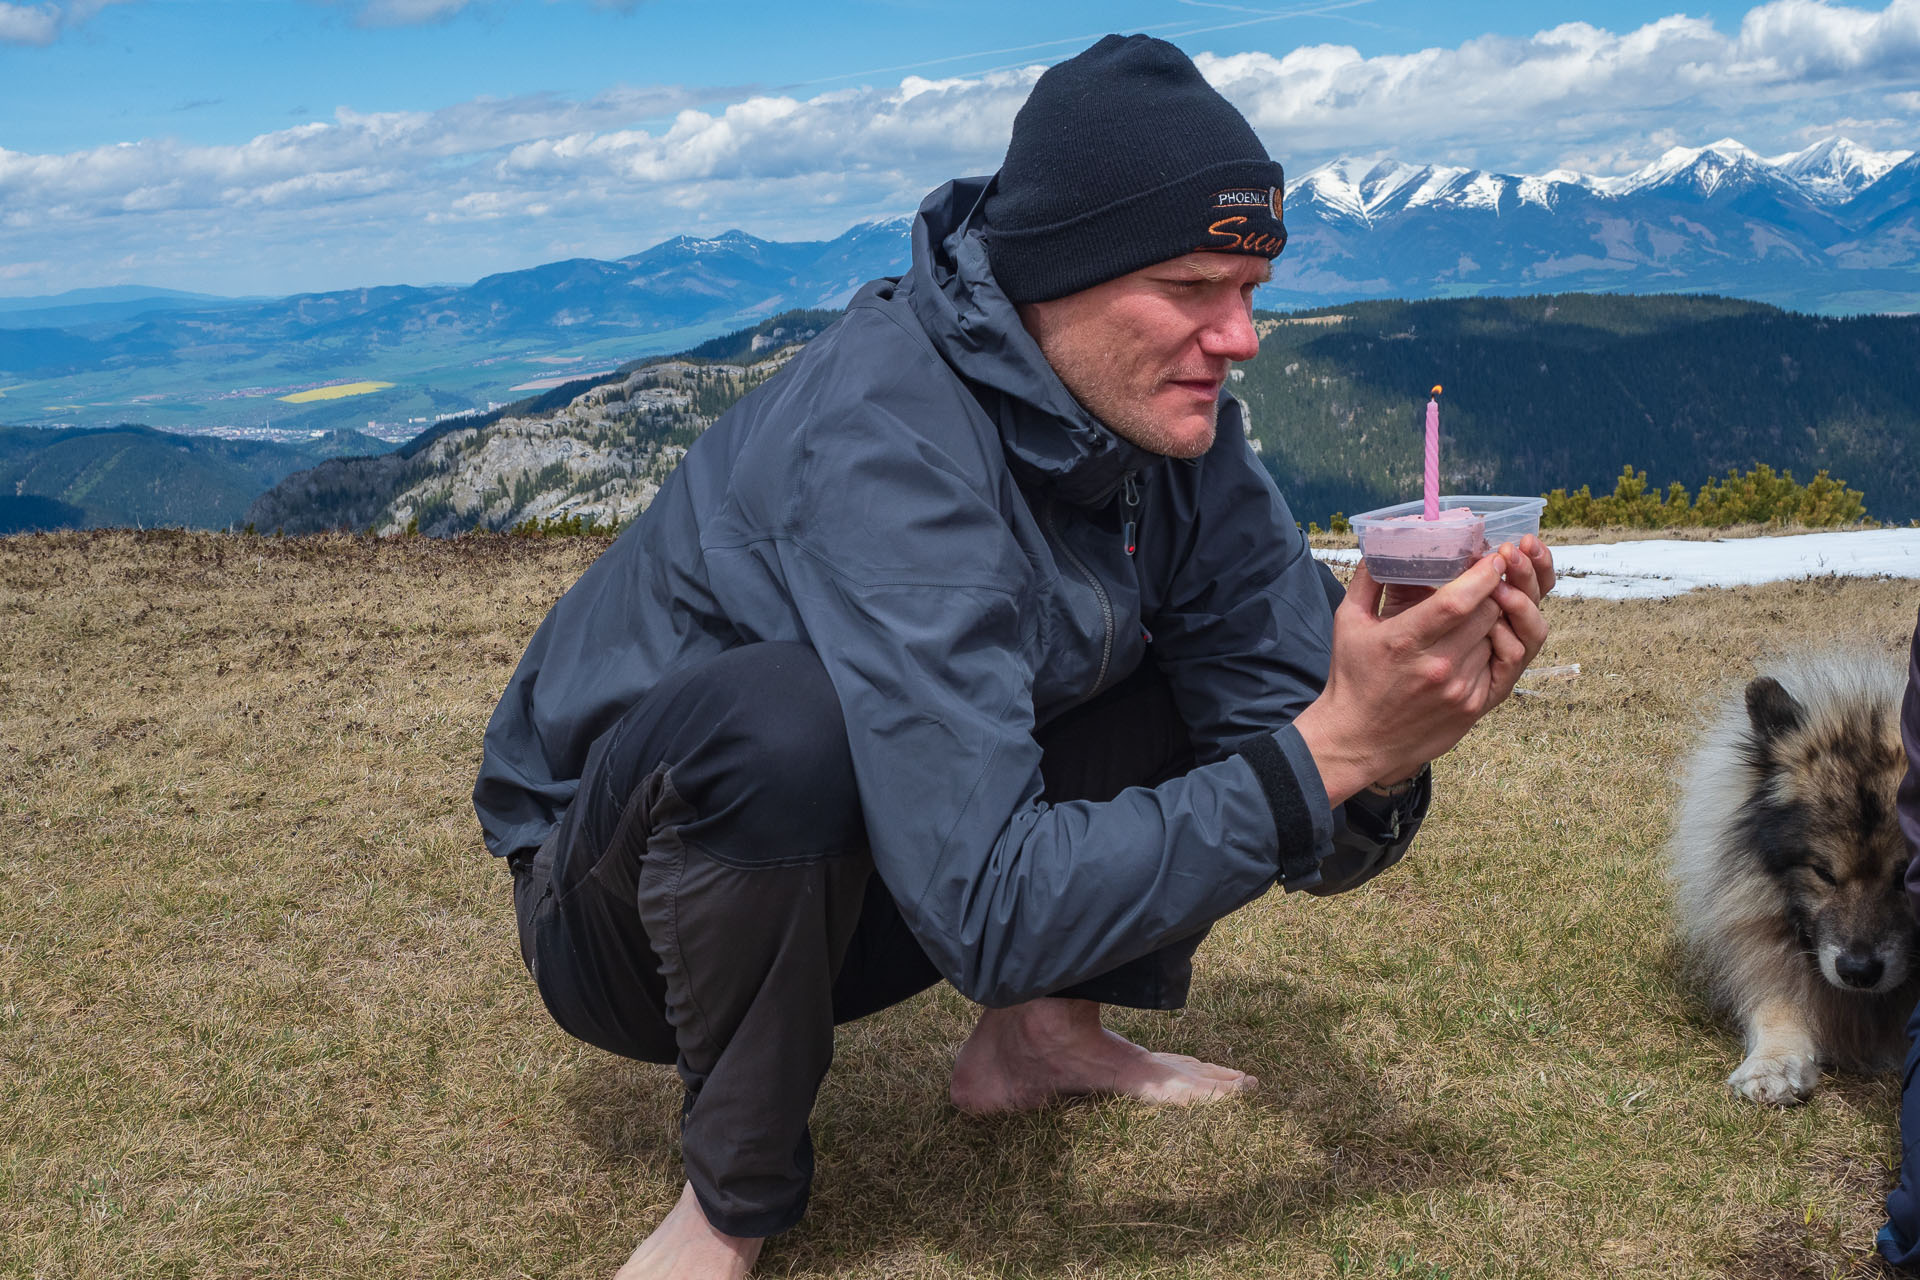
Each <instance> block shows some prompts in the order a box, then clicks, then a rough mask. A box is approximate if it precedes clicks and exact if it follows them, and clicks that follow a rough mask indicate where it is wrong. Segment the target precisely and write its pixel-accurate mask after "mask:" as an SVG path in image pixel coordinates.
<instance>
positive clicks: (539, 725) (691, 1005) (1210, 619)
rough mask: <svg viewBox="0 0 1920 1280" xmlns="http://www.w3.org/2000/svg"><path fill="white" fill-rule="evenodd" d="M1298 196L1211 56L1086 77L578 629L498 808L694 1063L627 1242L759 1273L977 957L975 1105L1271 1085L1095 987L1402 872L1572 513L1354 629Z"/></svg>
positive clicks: (507, 710)
mask: <svg viewBox="0 0 1920 1280" xmlns="http://www.w3.org/2000/svg"><path fill="white" fill-rule="evenodd" d="M1281 185H1282V177H1281V170H1280V166H1279V165H1278V164H1275V163H1274V162H1272V161H1271V160H1270V159H1269V158H1268V157H1267V154H1266V152H1265V150H1264V149H1263V148H1262V147H1261V145H1260V143H1259V141H1258V139H1257V138H1256V137H1255V136H1254V134H1253V131H1252V129H1251V128H1250V127H1249V126H1248V125H1247V123H1246V121H1245V120H1244V119H1242V118H1241V116H1240V115H1239V113H1238V112H1236V111H1235V110H1234V109H1233V108H1232V107H1231V106H1230V105H1229V104H1228V103H1227V102H1226V101H1225V100H1224V99H1223V98H1221V97H1220V96H1219V95H1218V94H1217V93H1215V92H1214V91H1213V90H1212V89H1211V88H1210V87H1208V86H1207V84H1206V82H1205V81H1204V80H1202V79H1201V77H1200V75H1199V73H1198V72H1197V71H1196V70H1195V69H1194V67H1193V64H1192V63H1191V62H1189V61H1188V60H1187V58H1186V57H1185V56H1184V55H1183V54H1181V53H1180V52H1179V51H1178V50H1177V49H1175V48H1173V46H1171V45H1168V44H1165V43H1162V42H1160V41H1156V40H1150V39H1147V38H1145V37H1140V36H1135V37H1131V38H1127V39H1121V38H1120V37H1117V36H1109V37H1107V38H1106V39H1104V40H1102V41H1101V42H1100V43H1098V44H1097V45H1095V46H1094V47H1093V48H1091V49H1089V50H1087V51H1086V52H1084V53H1082V54H1081V55H1079V56H1078V57H1076V58H1073V59H1071V60H1069V61H1067V62H1065V63H1062V64H1061V65H1060V66H1057V67H1055V68H1053V69H1052V70H1050V71H1049V72H1047V74H1046V75H1044V76H1042V77H1041V79H1040V81H1039V82H1038V83H1037V84H1036V85H1035V87H1034V90H1033V93H1032V95H1031V97H1030V99H1029V101H1028V102H1027V104H1026V106H1025V107H1024V108H1023V109H1022V110H1021V112H1020V114H1019V117H1018V119H1017V120H1016V121H1015V124H1014V131H1013V138H1012V142H1011V145H1010V147H1009V150H1008V153H1007V159H1006V163H1005V164H1004V166H1003V167H1002V168H1001V170H1000V172H999V174H998V175H997V176H996V178H995V179H993V180H991V181H986V180H960V181H956V182H953V183H950V184H948V185H947V186H945V187H943V188H941V189H940V190H939V191H936V192H935V193H934V194H933V195H931V196H930V197H929V198H928V199H927V201H926V203H925V204H924V205H923V206H922V208H921V211H920V216H919V218H918V220H917V222H916V224H915V227H914V233H913V257H914V260H913V266H912V270H911V271H910V272H909V273H908V275H906V276H905V277H903V278H901V279H899V280H881V281H876V282H874V283H873V284H870V285H868V286H867V287H866V288H865V289H863V290H861V291H860V293H859V294H858V295H857V296H856V297H855V298H854V300H853V301H852V303H851V304H850V305H849V307H848V310H847V314H846V316H845V317H844V318H843V319H842V320H841V321H840V322H839V323H837V324H836V325H834V326H833V327H832V328H831V329H829V330H828V331H827V332H825V333H823V334H822V335H821V336H820V337H818V338H816V339H815V340H814V341H813V342H812V343H811V344H809V346H808V347H807V348H806V350H804V351H803V352H801V353H800V354H799V355H797V356H796V357H794V359H793V361H792V362H791V363H790V364H789V365H788V366H787V368H786V369H785V370H783V371H782V373H781V374H780V375H779V376H778V377H777V378H775V379H773V380H772V381H771V382H769V383H768V384H767V385H765V386H764V387H762V388H760V389H759V390H758V391H756V392H755V393H754V394H753V395H751V396H749V397H748V398H747V399H745V400H743V401H742V402H741V403H740V404H739V405H738V406H736V407H735V408H734V409H733V410H732V411H731V412H729V413H728V414H727V415H726V416H724V417H723V418H722V419H721V420H720V421H719V422H718V423H716V424H715V425H714V426H713V427H712V428H711V429H710V430H709V431H708V432H707V433H706V434H705V435H704V436H703V437H702V438H701V439H700V440H699V441H698V442H697V443H696V444H695V445H694V446H693V448H692V449H690V450H689V451H688V453H687V456H686V458H685V459H684V461H683V462H682V463H681V465H680V466H679V468H678V469H677V470H676V471H675V473H674V475H673V476H672V478H671V479H670V480H669V482H668V483H667V485H666V486H665V487H664V488H663V489H662V490H661V492H660V494H659V496H658V497H657V498H656V499H655V501H654V503H653V504H652V506H651V507H650V508H649V509H648V511H647V512H646V514H645V515H644V516H643V517H642V518H641V519H640V520H639V521H638V522H636V524H635V526H634V527H633V528H632V529H629V530H628V531H627V532H626V533H625V534H623V535H622V537H621V538H620V539H619V540H618V541H617V542H616V543H615V544H614V546H613V547H612V548H611V549H610V550H609V551H608V552H607V553H606V554H605V555H604V556H602V557H601V558H600V560H599V561H598V562H597V563H596V564H594V565H593V567H592V568H590V569H589V570H588V571H587V572H586V574H585V575H583V576H582V578H581V579H580V581H579V582H578V583H577V584H576V585H575V586H574V587H573V588H572V589H571V590H570V591H569V592H568V593H567V594H566V595H565V596H564V597H563V598H562V599H561V600H560V602H559V603H558V604H557V605H555V607H554V609H553V612H552V613H551V614H550V615H549V616H548V617H547V619H546V621H545V622H544V623H543V624H542V625H541V627H540V629H539V632H538V633H537V634H536V635H535V637H534V639H533V642H532V644H531V645H530V646H529V648H528V650H527V654H526V657H525V658H524V659H523V660H522V662H521V664H520V667H519V669H518V670H517V671H516V672H515V674H514V677H513V680H512V682H511V684H510V685H509V686H508V688H507V690H506V694H505V696H504V697H503V699H502V701H501V704H500V707H499V709H498V711H497V712H496V713H495V715H494V718H493V720H492V722H491V724H490V725H489V727H488V730H487V739H486V760H485V763H484V765H483V766H482V770H481V775H480V780H479V784H478V786H477V787H476V790H475V803H476V807H477V809H478V811H479V814H480V818H481V822H482V824H483V826H484V827H485V829H486V833H487V839H488V843H489V845H490V846H491V848H492V849H493V851H494V852H495V853H496V854H499V855H502V856H504V857H506V858H507V859H508V860H509V861H510V863H511V864H512V866H513V869H514V885H515V904H516V910H517V913H518V916H519V919H520V925H521V946H522V951H523V955H524V958H525V959H526V962H527V965H528V968H529V970H530V971H531V972H532V974H533V976H534V978H535V981H536V984H537V985H538V987H539V989H540V992H541V994H542V997H543V998H544V999H545V1001H546V1002H547V1005H548V1008H549V1010H550V1011H551V1012H552V1014H553V1016H554V1017H555V1018H556V1020H558V1022H559V1023H560V1025H561V1026H563V1027H564V1028H566V1029H567V1030H568V1031H569V1032H571V1033H573V1034H574V1035H576V1036H579V1037H581V1038H582V1039H585V1040H588V1041H590V1042H592V1043H594V1044H597V1045H600V1046H602V1047H604V1048H607V1049H609V1050H611V1051H613V1052H615V1053H620V1054H625V1055H627V1056H630V1057H635V1058H641V1059H648V1060H652V1061H658V1062H674V1063H676V1064H677V1066H678V1068H679V1072H680V1075H681V1078H682V1080H683V1081H684V1083H685V1085H686V1107H685V1111H684V1115H683V1122H682V1128H681V1144H682V1154H683V1157H684V1160H685V1164H686V1169H687V1187H686V1190H685V1192H684V1194H683V1195H682V1197H681V1199H680V1202H679V1204H678V1205H677V1206H676V1207H675V1208H674V1210H673V1211H672V1212H671V1213H670V1214H669V1215H668V1217H667V1219H666V1220H665V1221H664V1222H663V1223H662V1224H661V1225H660V1227H659V1228H658V1229H656V1231H655V1232H654V1233H653V1234H652V1235H651V1236H650V1237H648V1239H647V1240H646V1241H644V1242H643V1243H642V1244H641V1246H640V1247H639V1249H637V1250H636V1251H635V1253H634V1255H633V1257H632V1259H630V1260H629V1262H628V1264H627V1266H626V1268H624V1269H623V1270H622V1272H621V1274H622V1275H623V1276H738V1275H742V1274H744V1273H745V1271H746V1269H747V1268H748V1267H749V1266H750V1265H751V1264H752V1262H753V1260H754V1257H755V1256H756V1255H757V1253H758V1250H759V1248H760V1242H761V1240H762V1239H763V1238H764V1237H766V1236H768V1235H772V1234H775V1233H777V1232H780V1231H783V1230H785V1229H786V1228H787V1227H789V1226H791V1225H792V1224H793V1223H794V1222H795V1221H796V1220H797V1219H798V1218H799V1216H800V1213H801V1211H802V1209H803V1208H804V1206H805V1202H806V1194H807V1188H808V1184H809V1180H810V1177H811V1173H812V1167H813V1153H812V1146H811V1143H810V1140H809V1138H808V1134H807V1128H806V1120H807V1115H808V1112H809V1111H810V1109H811V1107H812V1104H813V1098H814V1094H815V1091H816V1089H817V1088H818V1085H819V1082H820V1079H821V1077H822V1076H823V1074H824V1073H825V1071H826V1067H827V1064H828V1062H829V1060H830V1059H831V1057H832V1050H833V1026H834V1024H835V1023H836V1022H841V1021H846V1020H848V1019H851V1018H857V1017H860V1016H862V1015H864V1014H866V1013H869V1012H872V1011H873V1010H876V1009H879V1008H882V1007H885V1006H887V1005H889V1004H892V1003H895V1002H897V1001H899V1000H901V999H904V998H905V997H907V996H908V995H911V994H913V993H914V992H917V991H920V990H923V989H924V988H926V987H927V986H929V985H931V984H933V983H934V982H936V981H939V980H941V979H945V980H946V981H948V982H951V983H953V984H954V985H955V986H956V987H957V988H959V990H960V991H961V992H963V993H964V994H965V995H967V996H968V997H969V998H971V999H973V1000H976V1001H978V1002H980V1003H981V1004H983V1005H985V1006H986V1009H985V1011H984V1012H983V1013H982V1014H981V1017H980V1020H979V1023H978V1025H977V1027H976V1028H975V1030H974V1032H973V1034H972V1036H971V1038H970V1039H969V1040H968V1041H967V1043H966V1044H965V1045H964V1046H963V1047H962V1049H961V1050H960V1053H959V1056H958V1058H957V1060H956V1063H955V1066H954V1071H953V1079H952V1084H951V1091H952V1097H953V1100H954V1102H955V1103H956V1104H957V1105H958V1106H959V1107H960V1108H961V1109H963V1110H966V1111H970V1112H992V1111H999V1110H1007V1109H1015V1108H1025V1107H1032V1106H1037V1105H1041V1104H1043V1103H1045V1102H1046V1101H1048V1100H1049V1099H1052V1098H1054V1097H1058V1096H1062V1095H1068V1094H1081V1093H1114V1094H1121V1095H1125V1096H1128V1097H1134V1098H1139V1099H1142V1100H1144V1101H1148V1102H1197V1101H1203V1100H1206V1099H1209V1098H1214V1097H1220V1096H1226V1095H1231V1094H1234V1093H1239V1092H1244V1091H1245V1090H1247V1089H1250V1088H1252V1087H1253V1086H1254V1084H1255V1082H1254V1081H1253V1079H1252V1078H1251V1077H1249V1076H1247V1075H1245V1074H1243V1073H1241V1072H1238V1071H1235V1070H1232V1069H1230V1068H1226V1067H1220V1066H1215V1065H1212V1064H1209V1063H1202V1062H1197V1061H1195V1060H1193V1059H1191V1058H1184V1057H1179V1056H1175V1055H1168V1054H1158V1053H1153V1052H1150V1051H1148V1050H1146V1049H1144V1048H1141V1047H1139V1046H1137V1045H1133V1044H1130V1043H1129V1042H1127V1041H1125V1040H1123V1039H1121V1038H1119V1037H1118V1036H1115V1035H1112V1034H1111V1033H1109V1032H1106V1031H1104V1030H1103V1029H1102V1027H1101V1025H1100V1019H1099V1006H1100V1005H1101V1004H1103V1003H1117V1004H1121V1005H1128V1006H1134V1007H1141V1008H1172V1007H1177V1006H1178V1005H1180V1004H1182V1003H1184V1000H1185V996H1186V991H1187V987H1188V983H1189V979H1190V976H1191V971H1190V966H1189V961H1190V958H1191V956H1192V955H1193V953H1194V950H1195V949H1196V948H1197V946H1198V945H1199V942H1200V940H1201V938H1202V937H1203V936H1204V935H1205V933H1206V931H1207V929H1208V927H1209V926H1210V925H1211V923H1212V922H1213V921H1214V920H1217V919H1219V918H1220V917H1221V916H1223V915H1225V914H1227V913H1228V912H1230V911H1233V910H1234V909H1236V908H1238V907H1240V906H1242V905H1244V904H1245V903H1247V902H1248V901H1251V900H1252V899H1253V898H1256V897H1258V896H1259V895H1260V894H1262V893H1263V892H1265V891H1266V890H1267V889H1268V888H1270V887H1271V886H1272V885H1273V884H1274V883H1275V882H1276V881H1277V882H1278V883H1279V884H1281V885H1282V886H1283V887H1285V888H1287V889H1289V890H1293V889H1306V890H1309V891H1312V892H1316V893H1327V892H1335V891H1338V890H1341V889H1345V888H1349V887H1351V886H1353V885H1355V884H1358V883H1359V882H1361V881H1362V880H1365V879H1367V878H1368V877H1370V876H1372V875H1374V874H1376V873H1377V872H1379V871H1380V870H1382V869H1383V868H1384V867H1386V866H1387V865H1389V864H1391V863H1392V862H1394V861H1395V860H1397V859H1398V858H1399V857H1400V855H1401V854H1402V852H1404V850H1405V848H1406V846H1407V843H1408V841H1410V840H1411V838H1412V833H1413V830H1414V828H1415V827H1416V826H1417V825H1418V823H1419V821H1420V818H1421V817H1422V815H1423V814H1424V812H1425V809H1426V804H1427V796H1428V790H1429V783H1428V777H1429V775H1428V772H1427V770H1426V768H1425V765H1426V762H1427V761H1429V760H1431V759H1432V758H1433V757H1435V756H1437V755H1439V754H1441V753H1442V752H1444V751H1445V750H1447V749H1448V748H1449V747H1451V746H1452V745H1453V744H1454V743H1455V742H1456V741H1457V740H1458V739H1459V738H1460V737H1461V736H1462V735H1463V734H1464V733H1465V732H1466V731H1467V729H1468V728H1470V727H1471V725H1472V724H1473V723H1474V721H1475V720H1476V719H1477V718H1478V717H1479V716H1480V715H1482V714H1484V712H1485V711H1486V710H1487V709H1488V708H1490V707H1491V706H1493V705H1494V704H1495V703H1497V702H1498V701H1500V700H1501V699H1502V698H1504V697H1505V696H1506V695H1507V693H1508V692H1509V691H1510V690H1511V688H1512V686H1513V682H1514V680H1515V679H1516V678H1517V677H1518V676H1519V673H1520V671H1521V670H1522V669H1523V668H1524V667H1525V665H1526V663H1527V662H1528V661H1530V660H1531V659H1532V657H1533V655H1534V654H1535V653H1536V652H1537V651H1538V649H1539V646H1540V644H1541V642H1542V641H1543V639H1544V637H1545V631H1546V629H1545V624H1544V622H1543V621H1542V620H1541V617H1540V614H1539V611H1538V608H1537V601H1538V598H1539V596H1540V594H1541V593H1542V592H1544V591H1545V590H1547V589H1548V588H1549V587H1550V586H1551V584H1552V561H1551V558H1550V557H1549V556H1548V555H1547V553H1546V551H1545V549H1544V548H1543V547H1540V546H1539V545H1538V541H1537V539H1536V540H1532V541H1531V542H1530V543H1529V544H1528V547H1527V550H1526V552H1525V553H1522V551H1520V550H1518V549H1514V548H1506V549H1504V552H1503V554H1501V555H1498V556H1493V557H1489V558H1488V559H1487V560H1485V561H1484V562H1483V563H1481V564H1480V565H1478V566H1476V567H1475V568H1473V569H1471V570H1469V571H1468V572H1467V573H1466V574H1464V575H1462V576H1461V578H1459V579H1458V580H1456V581H1455V582H1453V583H1452V584H1449V585H1448V586H1447V587H1445V588H1443V589H1441V590H1440V591H1439V592H1437V593H1431V595H1430V598H1423V597H1426V596H1427V595H1428V593H1421V592H1413V593H1407V594H1405V595H1398V596H1390V597H1388V598H1387V599H1386V600H1385V605H1384V608H1383V607H1382V594H1381V590H1380V588H1379V587H1378V586H1377V585H1376V584H1374V583H1373V582H1372V580H1371V579H1370V578H1368V577H1367V575H1366V573H1365V572H1364V570H1362V571H1361V572H1359V573H1358V574H1357V575H1356V577H1355V579H1354V586H1353V589H1352V592H1351V595H1350V597H1349V600H1348V602H1347V604H1346V605H1344V606H1343V607H1342V608H1341V609H1340V614H1339V621H1338V623H1337V624H1336V623H1335V621H1334V619H1333V616H1332V610H1331V608H1330V603H1329V597H1330V595H1332V594H1335V593H1337V587H1335V588H1333V590H1332V591H1330V590H1329V589H1328V578H1327V576H1326V575H1325V574H1324V571H1322V570H1321V569H1320V568H1319V567H1318V566H1317V565H1316V564H1315V562H1314V561H1313V560H1312V558H1311V557H1310V556H1309V555H1308V553H1307V550H1306V546H1305V543H1304V541H1303V540H1302V538H1301V537H1300V535H1299V532H1298V530H1297V529H1296V528H1295V526H1294V524H1293V520H1292V517H1291V516H1290V514H1289V513H1288V511H1287V508H1286V505H1285V503H1284V502H1282V501H1281V499H1280V496H1279V494H1278V493H1277V492H1276V491H1275V489H1274V487H1273V484H1272V481H1271V480H1270V479H1269V478H1268V476H1267V474H1266V472H1265V471H1264V470H1263V469H1262V467H1261V466H1260V464H1259V462H1258V460H1257V459H1256V458H1254V456H1253V454H1252V450H1251V448H1250V447H1249V445H1248V443H1247V441H1246V439H1245V437H1244V435H1243V433H1242V423H1241V420H1240V414H1239V409H1238V406H1237V404H1236V403H1235V402H1234V401H1233V400H1232V398H1231V397H1229V396H1225V395H1224V394H1223V387H1224V384H1225V381H1226V377H1227V372H1228V368H1229V366H1230V364H1231V363H1232V362H1233V361H1236V360H1246V359H1250V358H1251V357H1252V356H1253V355H1254V354H1255V351H1256V348H1257V340H1256V336H1255V333H1254V330H1253V325H1252V317H1251V305H1252V296H1253V290H1254V287H1255V286H1256V285H1257V284H1259V283H1260V282H1261V281H1263V280H1264V279H1266V278H1267V273H1268V264H1269V260H1270V259H1271V258H1272V257H1273V256H1274V255H1275V254H1277V253H1279V252H1280V249H1281V247H1282V245H1283V244H1284V242H1285V234H1286V233H1285V229H1284V227H1283V226H1282V223H1281V199H1280V192H1281Z"/></svg>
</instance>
